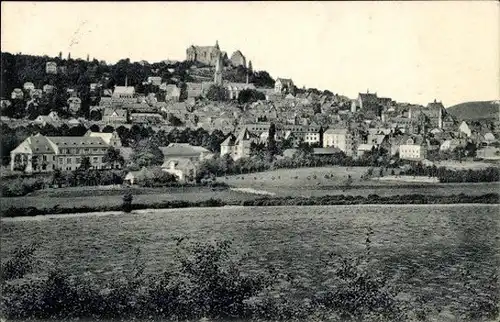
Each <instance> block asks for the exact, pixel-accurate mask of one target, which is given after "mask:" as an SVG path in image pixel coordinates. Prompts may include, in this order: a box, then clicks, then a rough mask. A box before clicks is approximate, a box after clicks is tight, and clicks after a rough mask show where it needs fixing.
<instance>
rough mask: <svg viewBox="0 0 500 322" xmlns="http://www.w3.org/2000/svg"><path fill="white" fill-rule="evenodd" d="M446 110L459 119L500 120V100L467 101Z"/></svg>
mask: <svg viewBox="0 0 500 322" xmlns="http://www.w3.org/2000/svg"><path fill="white" fill-rule="evenodd" d="M446 111H447V112H449V113H450V114H451V115H453V116H455V117H456V118H457V119H458V120H465V121H472V120H485V119H495V120H498V117H499V113H500V101H479V102H465V103H461V104H457V105H454V106H450V107H448V108H447V109H446Z"/></svg>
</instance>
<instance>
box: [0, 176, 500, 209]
mask: <svg viewBox="0 0 500 322" xmlns="http://www.w3.org/2000/svg"><path fill="white" fill-rule="evenodd" d="M367 169H368V168H365V167H349V168H346V167H320V168H300V169H280V170H275V171H266V172H260V173H253V174H243V175H233V176H227V177H219V178H217V181H218V182H225V183H227V184H229V185H230V186H231V187H234V188H236V190H231V189H225V190H224V189H219V188H214V189H212V188H209V187H184V188H179V187H168V188H140V187H133V188H132V193H133V195H134V203H142V204H147V203H158V202H162V201H173V200H183V201H194V202H196V201H203V200H208V199H210V198H213V199H221V200H222V201H224V202H226V203H228V204H240V202H241V201H243V200H250V199H254V198H257V197H259V196H262V194H271V195H275V196H277V197H284V196H291V197H311V196H327V195H352V196H364V197H366V196H368V195H370V194H376V195H379V196H386V197H388V196H394V195H409V194H424V195H443V196H447V195H454V194H455V195H458V194H460V193H464V194H466V195H483V194H488V193H495V192H498V191H499V190H500V183H497V182H489V183H427V182H413V183H412V182H402V181H393V180H361V176H362V175H363V174H364V173H365V172H366V170H367ZM374 173H377V169H375V170H374ZM348 175H351V178H352V186H351V187H350V188H346V187H345V186H344V185H345V183H346V180H347V176H348ZM325 176H327V177H325ZM426 179H427V177H426ZM125 189H126V188H125V187H122V186H103V187H73V188H59V189H45V190H38V191H35V192H33V193H31V194H29V195H27V196H23V197H11V198H2V199H0V209H7V208H9V207H17V208H26V207H35V208H52V207H54V206H57V205H59V206H60V207H84V206H86V207H90V206H92V207H96V206H118V205H120V204H121V203H122V196H123V194H124V191H125ZM238 190H239V191H238Z"/></svg>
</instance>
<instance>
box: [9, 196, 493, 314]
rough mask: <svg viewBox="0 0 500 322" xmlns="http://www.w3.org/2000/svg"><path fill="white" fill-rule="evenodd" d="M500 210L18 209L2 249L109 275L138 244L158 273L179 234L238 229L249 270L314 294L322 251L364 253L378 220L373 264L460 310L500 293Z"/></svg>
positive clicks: (432, 304) (440, 305) (209, 235)
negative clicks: (23, 212)
mask: <svg viewBox="0 0 500 322" xmlns="http://www.w3.org/2000/svg"><path fill="white" fill-rule="evenodd" d="M499 220H500V218H499V217H498V206H496V205H432V206H427V205H418V206H417V205H411V206H406V205H400V206H391V205H377V206H374V205H366V206H328V207H325V206H318V207H260V208H252V207H248V208H246V207H245V208H243V207H229V208H227V207H226V208H203V209H200V208H191V209H172V210H158V211H152V210H146V211H137V212H133V213H131V214H123V213H112V214H99V215H85V214H82V215H79V216H67V217H66V216H60V217H57V218H54V217H36V218H12V219H2V225H1V228H0V229H1V244H2V248H1V250H0V255H1V258H2V260H5V259H7V258H9V256H10V255H11V254H12V252H13V250H14V249H15V248H16V247H17V246H19V245H21V244H29V243H31V242H38V243H39V246H38V250H37V252H36V258H37V259H38V260H39V261H40V262H39V263H38V264H37V266H36V269H35V272H36V273H35V276H42V275H44V274H45V273H46V272H47V271H48V270H49V269H50V268H51V267H53V266H54V265H60V266H61V267H63V268H64V270H65V271H67V272H69V273H70V274H77V275H80V274H84V273H86V274H92V275H94V276H96V277H97V278H101V279H109V278H111V276H113V275H115V274H118V273H120V272H123V271H126V270H128V269H130V266H131V265H132V262H133V259H134V253H135V250H136V248H140V249H141V251H142V254H141V260H144V262H145V264H146V266H145V267H146V270H145V272H146V274H157V273H159V272H161V271H163V270H169V269H170V268H171V267H172V265H174V262H173V256H174V254H175V249H176V247H175V245H176V243H177V238H179V237H186V240H185V242H196V241H201V242H203V241H208V240H213V239H216V240H221V239H230V240H232V241H233V247H234V250H235V252H236V253H235V254H234V255H235V256H236V257H237V258H241V259H242V261H241V263H242V269H243V271H261V270H264V269H265V268H266V267H267V266H268V265H272V266H273V267H275V268H276V269H277V270H278V272H280V273H283V274H291V275H290V276H293V278H294V280H295V281H296V283H297V285H300V287H302V288H303V289H304V290H306V291H307V292H309V294H304V295H303V296H311V295H312V294H315V293H318V292H322V291H323V290H325V288H326V287H328V280H326V278H325V276H326V274H327V271H328V269H329V267H326V266H325V264H324V263H323V262H322V260H323V259H325V257H327V256H328V254H330V253H331V252H333V253H334V254H339V255H343V256H345V255H356V254H361V253H363V252H364V249H365V244H364V241H365V239H366V232H367V228H368V227H370V228H371V229H373V232H374V233H373V235H372V236H371V237H370V239H371V241H372V243H371V254H372V255H371V258H372V260H373V263H372V264H371V265H373V266H372V269H374V270H376V271H380V272H382V273H384V274H387V275H389V276H390V281H391V283H392V284H394V285H396V286H397V287H398V288H399V289H400V294H401V296H405V297H406V298H409V299H411V301H412V302H416V301H418V300H422V303H423V305H424V307H426V308H429V309H443V310H448V311H450V312H452V313H453V314H457V312H462V311H464V310H467V309H469V305H471V303H479V302H480V301H482V300H484V299H485V298H486V297H491V296H493V297H495V296H497V294H498V285H497V284H495V282H494V281H492V280H491V274H493V273H494V272H495V270H496V268H497V267H498V266H500V246H499V244H498V240H499V239H500V229H499V228H498V227H500V221H499ZM19 236H22V238H19ZM465 270H467V274H466V275H462V273H463V272H464V271H465ZM31 277H34V276H31ZM495 285H497V286H496V287H495ZM468 286H471V287H470V288H469V287H468ZM492 286H493V289H491V288H488V287H492ZM297 287H298V286H297ZM283 291H284V292H286V293H287V294H288V292H291V291H292V290H291V289H290V288H289V287H285V289H283ZM492 292H494V294H492Z"/></svg>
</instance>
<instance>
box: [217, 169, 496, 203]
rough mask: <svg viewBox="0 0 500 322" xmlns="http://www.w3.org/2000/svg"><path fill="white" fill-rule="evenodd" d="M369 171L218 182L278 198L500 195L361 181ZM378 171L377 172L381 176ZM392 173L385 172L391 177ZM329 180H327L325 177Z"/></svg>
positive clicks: (458, 187)
mask: <svg viewBox="0 0 500 322" xmlns="http://www.w3.org/2000/svg"><path fill="white" fill-rule="evenodd" d="M367 170H368V168H367V167H349V168H347V167H318V168H299V169H279V170H274V171H266V172H259V173H253V174H241V175H232V176H224V177H219V178H217V181H220V182H225V183H227V184H229V185H230V186H232V187H238V188H252V189H255V190H263V191H267V192H271V193H273V194H275V195H277V196H294V197H295V196H303V197H310V196H325V195H340V194H344V195H360V196H368V195H370V194H377V195H379V196H392V195H402V194H432V195H452V194H460V193H464V194H468V195H481V194H487V193H494V192H498V191H499V188H500V186H499V184H500V183H495V182H493V183H491V182H489V183H446V184H444V183H425V182H416V183H411V182H403V181H388V180H362V179H361V176H362V175H363V174H364V173H366V171H367ZM378 171H379V168H375V169H374V174H378ZM389 174H390V170H389V171H386V172H384V175H389ZM348 175H350V176H351V178H352V187H351V188H350V189H346V188H345V187H343V185H345V182H346V180H347V176H348ZM325 176H328V177H325Z"/></svg>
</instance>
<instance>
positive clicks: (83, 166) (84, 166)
mask: <svg viewBox="0 0 500 322" xmlns="http://www.w3.org/2000/svg"><path fill="white" fill-rule="evenodd" d="M90 168H92V164H91V163H90V158H89V157H82V161H81V162H80V166H79V167H78V170H83V171H87V170H89V169H90Z"/></svg>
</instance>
